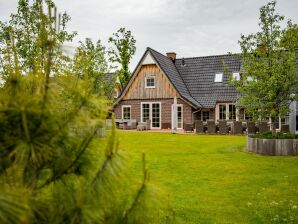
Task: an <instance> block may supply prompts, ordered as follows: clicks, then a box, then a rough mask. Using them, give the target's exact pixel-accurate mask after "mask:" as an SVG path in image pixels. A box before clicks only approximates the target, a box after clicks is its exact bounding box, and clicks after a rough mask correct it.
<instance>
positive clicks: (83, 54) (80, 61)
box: [73, 38, 113, 95]
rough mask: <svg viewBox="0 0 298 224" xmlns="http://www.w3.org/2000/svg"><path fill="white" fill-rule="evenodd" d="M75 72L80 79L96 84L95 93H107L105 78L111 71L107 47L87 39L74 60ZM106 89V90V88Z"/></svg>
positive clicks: (81, 43)
mask: <svg viewBox="0 0 298 224" xmlns="http://www.w3.org/2000/svg"><path fill="white" fill-rule="evenodd" d="M73 71H74V74H76V75H77V77H78V78H80V79H84V78H86V79H89V80H91V83H93V84H94V86H93V88H94V93H95V94H97V95H99V94H100V91H101V89H102V91H104V92H106V91H105V90H106V88H107V87H108V86H107V85H112V84H113V83H106V82H105V79H104V76H105V74H106V73H108V71H109V66H108V60H107V58H106V50H105V47H104V46H103V45H102V44H101V41H100V40H98V41H97V42H96V44H94V43H93V42H92V40H91V39H89V38H86V39H85V43H83V42H80V46H79V47H78V48H77V50H76V53H75V55H74V59H73ZM105 87H106V88H105Z"/></svg>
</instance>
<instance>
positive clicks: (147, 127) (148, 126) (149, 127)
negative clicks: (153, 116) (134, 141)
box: [145, 119, 151, 130]
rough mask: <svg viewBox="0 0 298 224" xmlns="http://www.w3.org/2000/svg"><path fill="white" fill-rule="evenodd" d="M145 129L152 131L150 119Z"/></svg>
mask: <svg viewBox="0 0 298 224" xmlns="http://www.w3.org/2000/svg"><path fill="white" fill-rule="evenodd" d="M145 128H146V130H150V129H151V120H149V119H148V120H147V121H146V127H145Z"/></svg>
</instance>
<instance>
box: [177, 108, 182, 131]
mask: <svg viewBox="0 0 298 224" xmlns="http://www.w3.org/2000/svg"><path fill="white" fill-rule="evenodd" d="M177 115H178V116H177V117H178V122H177V123H178V124H177V126H178V128H182V123H183V121H182V107H181V106H177Z"/></svg>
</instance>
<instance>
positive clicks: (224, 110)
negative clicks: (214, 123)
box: [216, 103, 237, 120]
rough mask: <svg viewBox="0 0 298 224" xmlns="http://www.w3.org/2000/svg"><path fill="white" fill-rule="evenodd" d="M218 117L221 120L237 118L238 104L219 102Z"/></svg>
mask: <svg viewBox="0 0 298 224" xmlns="http://www.w3.org/2000/svg"><path fill="white" fill-rule="evenodd" d="M216 114H217V115H216V116H218V117H217V118H216V119H219V120H237V113H236V105H235V104H232V103H221V104H218V107H217V113H216Z"/></svg>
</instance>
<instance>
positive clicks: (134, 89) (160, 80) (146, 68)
mask: <svg viewBox="0 0 298 224" xmlns="http://www.w3.org/2000/svg"><path fill="white" fill-rule="evenodd" d="M146 77H154V78H155V88H145V80H146ZM174 96H178V93H177V92H176V90H175V89H174V88H173V86H172V84H171V83H170V82H169V80H168V79H167V77H166V76H165V75H164V74H163V72H162V71H161V70H160V68H159V67H158V66H157V65H156V64H143V65H142V66H141V68H140V69H139V70H138V72H137V74H136V76H135V78H134V79H133V80H132V83H131V84H130V86H129V88H128V90H127V91H126V93H125V95H124V96H123V99H124V100H128V99H162V98H173V97H174Z"/></svg>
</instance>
